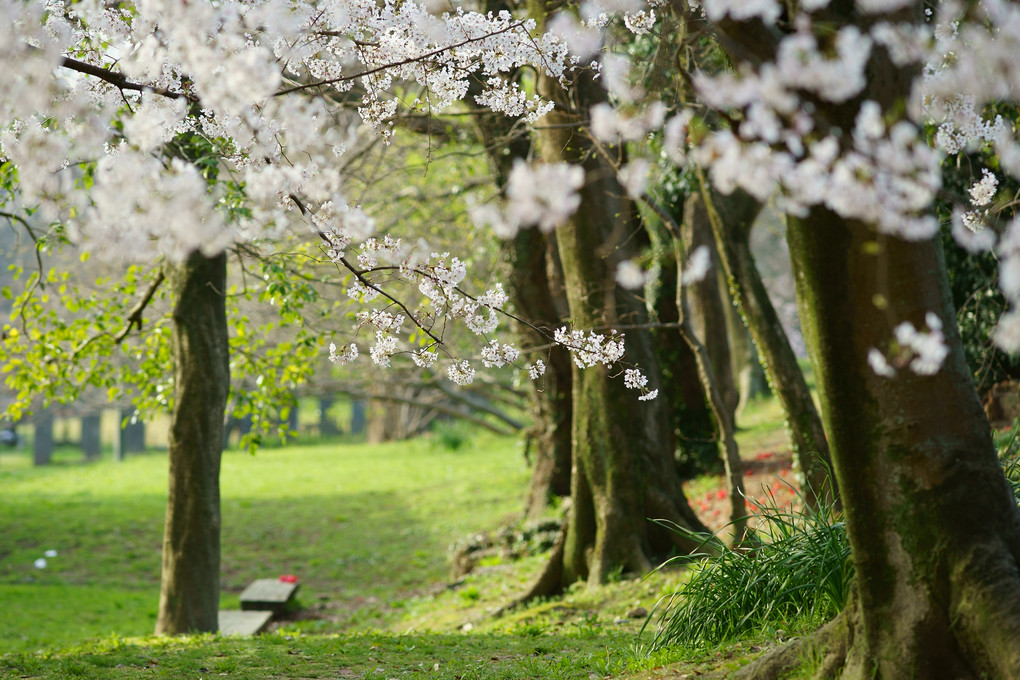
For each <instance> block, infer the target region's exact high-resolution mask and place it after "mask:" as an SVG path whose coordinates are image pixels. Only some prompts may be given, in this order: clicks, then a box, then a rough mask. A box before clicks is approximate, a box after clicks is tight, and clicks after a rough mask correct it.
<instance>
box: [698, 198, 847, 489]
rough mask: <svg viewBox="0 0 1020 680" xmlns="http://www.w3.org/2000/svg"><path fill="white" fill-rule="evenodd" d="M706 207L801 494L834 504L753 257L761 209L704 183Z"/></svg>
mask: <svg viewBox="0 0 1020 680" xmlns="http://www.w3.org/2000/svg"><path fill="white" fill-rule="evenodd" d="M702 184H703V187H704V189H703V191H702V195H703V196H704V199H705V203H706V207H707V208H708V214H709V217H710V221H711V224H712V231H713V233H714V234H715V240H716V245H717V247H718V252H719V256H720V259H721V261H722V265H723V269H724V271H725V272H726V277H727V279H728V281H729V288H730V291H731V292H732V293H733V294H734V296H735V299H736V301H737V303H738V305H739V308H740V312H741V315H742V316H743V318H744V320H745V321H746V322H747V327H748V329H749V330H750V331H751V335H752V336H753V337H754V341H755V344H756V345H757V347H758V351H759V352H760V357H761V359H762V364H763V367H764V368H765V371H766V374H767V375H768V376H769V380H770V382H771V384H772V388H773V392H774V393H775V395H776V396H777V397H778V399H779V402H780V404H781V405H782V407H783V413H784V414H785V416H786V422H787V430H788V434H789V436H790V444H791V446H792V448H793V459H794V465H795V466H796V467H797V468H799V470H800V472H801V474H803V475H804V481H806V482H807V484H802V493H803V494H804V498H805V500H806V501H807V502H808V503H809V504H810V505H815V504H816V503H817V502H818V501H819V500H820V499H824V500H825V501H831V500H833V493H832V487H831V484H830V482H829V470H830V468H831V465H832V462H831V458H830V454H829V445H828V442H827V440H826V438H825V428H824V427H823V426H822V420H821V417H820V416H819V415H818V409H816V408H815V402H814V400H813V399H812V397H811V391H810V390H809V389H808V386H807V382H806V381H805V380H804V374H803V372H801V370H800V366H799V365H798V363H797V356H796V355H795V354H794V353H793V348H792V347H791V346H790V340H789V338H787V337H786V331H784V330H783V325H782V323H780V321H779V315H778V314H776V310H775V307H773V306H772V301H771V300H770V299H769V296H768V291H766V289H765V284H764V283H763V282H762V279H761V275H760V274H759V272H758V267H757V266H756V265H755V263H754V256H753V255H752V254H751V243H750V234H751V226H752V225H753V223H754V219H755V217H757V215H758V213H759V212H760V211H761V204H760V203H758V202H757V201H755V200H754V199H753V198H751V197H750V196H748V195H747V194H746V193H743V192H739V191H738V192H735V193H734V194H733V195H731V196H721V195H719V194H717V193H715V192H712V191H711V190H710V189H709V188H708V186H707V184H705V179H704V178H702Z"/></svg>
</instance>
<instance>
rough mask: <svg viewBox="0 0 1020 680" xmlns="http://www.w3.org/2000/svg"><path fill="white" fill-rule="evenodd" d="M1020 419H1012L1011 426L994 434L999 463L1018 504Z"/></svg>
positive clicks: (1019, 489)
mask: <svg viewBox="0 0 1020 680" xmlns="http://www.w3.org/2000/svg"><path fill="white" fill-rule="evenodd" d="M1018 434H1020V420H1014V421H1013V425H1012V427H1010V429H1009V430H1006V431H1005V432H999V433H997V434H996V436H995V450H996V451H998V453H999V464H1000V465H1002V471H1003V472H1004V473H1006V480H1007V481H1009V485H1010V487H1011V488H1012V489H1013V497H1014V498H1016V500H1017V505H1020V441H1018V440H1017V435H1018Z"/></svg>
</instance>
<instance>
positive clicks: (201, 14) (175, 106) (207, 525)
mask: <svg viewBox="0 0 1020 680" xmlns="http://www.w3.org/2000/svg"><path fill="white" fill-rule="evenodd" d="M0 12H2V16H0V19H2V23H3V25H4V28H3V29H0V31H2V35H0V42H2V44H3V47H2V48H0V59H2V61H3V63H4V65H5V66H8V67H10V69H11V70H10V73H11V76H12V77H10V78H5V79H4V80H3V82H2V83H0V90H2V99H3V101H4V104H3V105H2V108H0V118H2V119H3V122H2V123H0V126H2V133H0V147H2V151H0V155H2V158H3V161H4V168H5V177H7V178H10V179H11V184H12V187H11V190H10V192H9V194H8V195H9V200H8V202H7V205H6V206H5V214H6V215H7V216H8V218H9V219H10V220H12V221H15V222H18V223H23V224H25V225H26V226H28V221H27V220H26V216H29V215H31V216H32V217H33V219H34V220H35V221H41V222H42V223H44V224H50V225H52V227H53V228H52V230H51V231H52V232H53V235H54V236H55V237H66V238H67V239H69V240H71V241H73V242H75V243H80V244H82V246H83V247H85V248H91V249H92V250H93V251H94V252H98V253H100V254H105V255H113V256H114V257H119V258H123V259H134V260H143V261H144V260H148V261H152V260H153V259H156V258H159V259H163V260H165V261H166V265H165V272H166V274H165V277H164V276H159V277H156V280H157V281H160V282H161V281H162V280H163V279H164V278H165V279H166V280H169V281H170V282H171V284H172V285H171V288H172V289H173V294H174V303H173V304H174V313H173V323H174V331H173V343H172V344H173V348H174V362H175V366H176V369H175V372H174V380H173V392H174V399H173V403H174V413H173V417H172V425H171V442H170V454H169V457H170V495H169V499H168V511H167V529H166V535H165V542H164V569H163V583H162V587H161V598H160V611H159V619H158V624H157V631H158V632H161V633H171V634H172V633H183V632H192V631H210V630H216V627H217V621H216V609H217V605H218V590H219V587H218V574H219V492H218V488H219V487H218V474H219V457H220V447H221V446H222V427H223V415H224V408H225V403H226V398H227V384H228V373H227V371H226V366H227V361H228V353H227V346H228V345H227V342H228V338H227V334H226V317H225V304H224V295H225V281H226V256H225V254H224V252H223V251H224V249H225V248H226V247H227V246H229V245H231V244H233V243H236V242H253V241H259V240H265V239H271V238H273V237H274V236H277V235H279V234H283V233H286V232H287V231H288V230H292V229H294V228H295V225H301V226H303V227H304V229H306V230H307V233H311V234H313V235H315V236H316V238H318V239H320V240H321V241H322V243H323V244H324V245H323V250H324V254H325V257H326V259H327V260H328V261H331V262H333V263H334V264H335V265H336V266H337V267H341V268H343V269H344V270H345V271H347V272H349V273H350V274H352V275H353V276H354V277H355V278H356V282H355V283H354V284H353V285H352V286H351V287H350V289H349V290H348V295H349V296H350V297H351V298H355V299H358V300H360V301H361V302H363V303H365V305H366V309H365V311H364V312H362V313H361V314H359V316H358V327H359V328H365V327H367V328H369V329H371V330H370V331H366V334H369V333H370V334H372V335H374V337H375V342H374V345H373V346H372V347H371V348H370V352H369V354H370V356H371V359H372V360H373V361H375V362H376V363H378V364H381V365H388V364H389V363H390V360H391V357H393V355H395V354H397V353H398V352H404V353H409V354H410V355H411V358H413V359H414V360H415V363H417V364H418V365H420V366H429V365H431V364H432V363H433V362H434V361H436V359H438V358H439V354H440V352H441V351H443V345H442V337H441V334H440V333H439V331H438V330H435V331H434V330H433V328H434V327H436V324H440V325H441V326H442V325H445V323H446V320H447V319H448V318H453V319H460V320H462V321H463V322H464V323H465V325H466V326H467V327H468V328H470V329H471V330H472V331H473V332H475V333H477V334H484V335H489V334H491V333H492V332H493V331H494V330H495V328H496V326H497V325H498V323H499V319H498V317H497V316H496V313H497V310H499V309H500V308H501V307H502V306H503V304H505V302H506V296H505V294H503V293H502V290H501V289H500V288H499V287H498V286H497V287H495V288H494V289H492V290H490V291H488V292H487V293H485V294H484V295H481V296H477V297H471V296H466V295H465V294H463V293H462V292H461V291H459V290H458V288H457V286H458V284H459V283H460V282H461V281H462V280H463V278H464V276H465V273H466V270H465V266H464V264H463V262H461V261H460V260H459V259H458V258H457V257H456V256H450V255H449V254H443V255H440V254H431V253H429V252H427V251H426V252H424V253H421V252H413V251H412V250H410V249H406V248H402V247H401V245H400V243H399V241H396V240H393V239H390V238H386V239H379V240H376V239H373V238H371V232H372V220H371V218H370V217H368V215H367V214H365V213H364V212H363V211H362V210H361V209H360V208H359V207H357V206H356V205H354V204H351V203H349V202H348V201H347V199H346V197H345V195H344V193H343V186H342V177H341V175H340V173H337V172H336V171H335V169H336V167H337V159H339V158H342V157H343V155H344V153H345V152H346V149H347V145H348V143H349V141H350V140H349V139H348V137H347V130H348V125H347V124H346V123H347V122H348V121H350V120H351V118H352V116H357V117H358V118H360V120H362V121H363V122H364V123H365V124H367V125H369V126H374V127H376V128H377V129H378V133H379V134H381V135H383V136H384V137H386V136H387V135H389V134H390V129H389V126H390V125H391V124H392V120H391V119H392V116H393V113H394V112H395V111H396V109H397V106H398V99H397V98H396V97H395V96H392V95H390V94H388V91H389V90H390V89H393V88H392V87H391V86H393V84H394V83H418V87H419V88H422V92H423V94H424V96H425V98H424V99H419V100H416V101H413V102H410V103H409V104H410V106H411V108H417V109H421V110H426V111H427V110H441V109H442V108H444V107H447V106H449V105H450V104H451V103H452V102H454V101H456V100H458V99H460V98H462V97H463V96H464V92H465V91H466V88H467V84H468V79H469V77H476V78H481V79H482V80H483V81H484V82H485V83H486V85H485V87H484V88H483V91H482V92H481V93H480V94H479V95H478V98H479V99H482V100H484V101H485V103H486V104H487V105H489V106H491V107H492V108H494V109H497V110H500V111H503V112H505V113H508V114H513V115H525V114H526V115H529V116H532V117H534V116H537V115H540V113H541V112H542V111H543V110H545V109H547V108H548V104H546V103H544V102H541V101H540V100H538V99H537V98H534V97H529V96H527V95H526V94H524V93H522V92H520V91H516V90H514V89H513V88H511V87H509V86H508V85H507V84H506V83H505V82H504V81H503V80H502V79H501V78H500V77H499V74H500V73H502V72H505V71H507V70H509V69H511V68H516V67H518V66H520V65H522V64H525V63H531V64H536V66H537V67H538V68H541V69H545V70H549V71H550V72H552V73H556V74H560V75H562V73H563V71H564V69H565V68H566V63H565V61H564V59H565V57H566V54H565V49H564V48H563V46H562V44H561V43H560V42H559V41H557V39H555V38H554V37H548V38H546V37H543V36H537V35H534V32H533V24H531V23H529V22H528V21H527V20H519V19H516V18H514V17H512V16H511V15H510V14H509V13H506V12H504V13H501V14H500V15H498V16H496V15H482V14H479V13H476V12H469V11H454V12H450V13H447V14H442V15H434V14H431V13H429V12H428V11H427V9H426V8H425V7H422V6H418V5H413V4H404V5H401V6H399V7H398V6H393V5H384V6H376V5H375V4H371V3H369V4H363V5H360V6H358V5H355V4H348V3H333V4H332V5H329V4H326V3H318V4H316V3H309V4H294V3H289V4H284V3H273V2H264V3H259V2H256V3H222V4H218V5H211V4H206V3H197V4H183V3H182V4H176V3H172V4H164V3H148V2H139V3H135V4H132V5H130V6H123V7H122V6H116V7H111V6H107V5H106V4H104V3H100V2H81V3H60V2H54V3H41V2H40V3H19V4H16V5H9V4H8V5H4V6H3V8H0ZM355 84H357V88H355ZM352 99H353V100H354V103H353V104H352ZM354 109H357V114H355V113H354ZM196 141H197V142H198V143H197V144H196V143H194V142H196ZM197 148H200V150H201V153H194V151H195V150H196V149H197ZM210 166H211V167H214V168H215V170H216V172H215V173H209V172H204V169H205V168H208V167H210ZM213 175H215V177H214V176H213ZM238 201H240V203H241V205H238ZM109 244H116V247H110V246H109ZM352 246H353V247H354V248H355V249H356V250H358V251H360V252H357V253H356V257H354V256H353V255H352V256H351V257H350V258H349V257H348V250H349V249H350V248H351V247H352ZM394 271H396V272H398V273H399V274H400V275H401V276H402V278H403V279H405V280H406V281H407V283H408V284H409V285H411V286H416V287H418V288H419V289H420V293H419V295H424V296H425V297H424V302H423V303H422V306H421V308H420V309H419V310H416V313H415V312H412V311H411V309H410V308H409V307H408V305H407V304H405V303H403V302H401V301H400V300H398V299H397V298H396V297H394V296H393V295H392V294H391V293H389V292H387V291H385V290H383V289H382V288H381V287H380V286H379V284H377V283H376V282H374V281H373V279H374V278H378V277H379V276H386V277H388V276H390V275H391V273H392V272H394ZM374 272H384V273H383V274H381V275H380V274H374ZM158 285H159V284H158V283H155V282H154V286H158ZM376 297H380V298H381V299H383V300H385V303H384V304H383V305H381V306H378V307H375V306H372V305H371V303H372V301H373V300H374V299H375V298H376ZM408 304H412V303H408ZM408 320H410V322H411V323H410V325H413V326H414V328H415V331H416V332H417V333H418V334H419V337H420V338H422V339H423V340H421V341H420V342H417V341H415V342H413V343H412V344H411V345H410V346H409V347H408V346H407V345H405V346H403V347H402V346H400V344H399V343H400V342H406V340H401V341H398V338H399V337H401V336H400V333H401V330H402V329H404V330H405V331H406V329H405V328H404V324H405V323H406V322H408ZM136 321H137V325H138V326H141V320H140V316H139V318H138V319H137V320H136ZM128 331H130V327H128ZM589 340H590V341H591V342H592V343H594V344H592V345H591V346H590V348H589V349H590V350H592V351H590V352H589V354H590V355H591V357H592V360H593V361H596V362H598V361H605V360H610V357H611V358H613V359H617V358H619V354H620V351H622V344H621V343H616V346H618V347H619V349H614V350H612V353H611V354H604V353H603V352H605V350H606V346H605V343H604V341H599V340H597V339H595V338H594V336H592V337H591V338H589ZM358 354H359V350H358V347H357V345H356V344H355V343H354V342H353V340H352V341H350V342H347V343H346V344H344V345H343V346H342V347H336V346H333V347H332V348H331V351H330V358H331V359H333V360H334V361H336V362H338V363H346V362H349V361H351V360H353V359H355V358H356V357H357V356H358ZM479 354H480V355H481V363H482V364H484V365H486V366H503V365H506V364H507V363H513V362H516V360H517V357H518V351H517V350H516V349H515V348H514V347H512V346H511V345H508V344H505V343H499V342H498V341H497V340H495V339H492V340H487V341H486V342H484V343H483V345H482V346H481V347H480V352H479ZM542 366H543V364H542V362H541V361H536V362H535V363H534V365H532V366H531V369H530V370H531V371H532V372H533V373H536V374H537V373H540V372H541V369H542ZM524 368H525V370H527V367H524ZM474 374H475V368H474V367H473V366H471V364H470V363H469V362H468V360H466V359H457V358H455V357H453V358H451V361H450V364H449V369H448V375H449V376H450V378H451V379H453V380H454V381H455V382H460V383H467V382H470V381H471V380H472V379H473V376H474Z"/></svg>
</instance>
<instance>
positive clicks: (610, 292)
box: [533, 6, 704, 594]
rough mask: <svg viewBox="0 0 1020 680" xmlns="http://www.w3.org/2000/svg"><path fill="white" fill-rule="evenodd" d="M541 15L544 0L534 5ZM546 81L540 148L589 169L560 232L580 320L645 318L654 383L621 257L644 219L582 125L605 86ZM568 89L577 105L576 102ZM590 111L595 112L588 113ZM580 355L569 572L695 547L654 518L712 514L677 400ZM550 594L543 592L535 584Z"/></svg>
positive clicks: (617, 322) (590, 573)
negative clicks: (621, 279)
mask: <svg viewBox="0 0 1020 680" xmlns="http://www.w3.org/2000/svg"><path fill="white" fill-rule="evenodd" d="M533 9H534V10H535V11H533V16H536V17H541V16H543V15H544V11H545V9H544V7H542V6H538V7H535V8H533ZM538 91H539V93H540V94H541V95H542V96H544V97H546V98H549V99H552V100H554V101H555V102H556V103H557V107H556V109H555V110H554V111H553V112H552V113H550V114H548V115H547V117H546V118H544V119H543V124H542V125H541V126H539V127H538V128H537V129H536V130H535V132H534V139H535V144H536V148H537V150H538V156H539V157H540V158H541V159H543V160H545V161H548V162H556V161H563V160H567V161H569V162H574V163H580V164H582V165H583V166H584V168H585V170H586V174H587V178H586V182H585V185H584V187H583V188H582V190H581V191H582V198H581V207H580V209H579V210H578V211H577V213H575V215H574V216H573V217H572V218H571V219H570V220H569V221H568V222H567V224H565V225H563V226H561V227H559V228H557V230H556V232H555V233H556V241H557V247H558V250H559V256H560V262H561V264H562V267H563V276H564V282H565V286H566V291H567V301H568V304H569V308H570V317H571V320H572V321H573V324H574V327H575V328H579V329H603V328H618V327H620V326H624V325H626V326H638V327H639V328H633V327H632V328H631V330H628V331H627V334H626V345H627V359H626V360H627V361H628V362H629V363H632V364H636V365H638V366H640V368H641V370H642V371H643V372H644V373H645V374H646V375H647V376H648V377H649V381H650V383H651V385H650V386H651V387H652V388H657V387H660V386H661V375H660V372H659V365H658V358H657V356H656V350H655V345H654V342H653V339H652V336H651V333H650V332H649V331H648V330H647V328H640V326H641V325H643V324H647V320H648V315H647V311H646V309H645V305H644V302H643V300H641V299H640V298H639V297H637V296H636V295H634V294H633V293H630V292H627V291H625V290H623V289H621V288H619V287H618V286H617V285H616V283H615V274H616V267H617V265H618V263H619V262H620V261H621V260H623V259H627V258H630V257H632V256H634V255H636V254H637V253H636V252H635V250H634V248H635V246H634V238H633V237H634V236H635V235H640V236H641V237H642V238H643V234H641V232H640V230H641V229H642V226H641V224H640V220H639V219H638V218H637V217H638V216H637V213H636V211H635V209H634V205H633V204H632V203H631V202H630V201H629V200H627V199H626V198H625V192H624V190H623V189H622V187H621V186H620V185H619V183H618V182H617V181H616V176H615V173H614V172H613V171H612V169H611V168H610V167H609V166H608V165H606V164H605V163H604V162H603V161H602V160H601V159H599V157H598V155H597V154H596V153H595V151H594V149H593V148H592V146H591V144H590V142H589V141H588V140H587V139H586V138H585V137H583V136H581V135H578V134H576V132H575V127H576V125H577V123H578V120H577V115H578V114H576V113H570V112H571V111H572V110H573V111H583V112H586V111H587V108H588V107H589V106H591V105H593V104H595V103H596V102H598V101H599V100H600V99H602V98H604V96H605V93H604V92H603V91H602V90H601V87H600V86H599V85H598V84H596V83H594V82H591V81H582V82H580V83H578V84H577V85H575V86H574V89H573V90H572V91H571V92H570V93H569V97H568V94H567V93H566V92H564V91H563V90H562V89H561V87H560V86H559V84H558V83H557V82H556V81H555V80H552V79H549V78H547V77H545V76H540V77H539V79H538ZM568 99H570V100H571V101H572V102H573V106H567V105H566V103H567V101H568ZM581 115H582V117H584V118H586V113H583V114H581ZM619 370H620V369H619V368H615V369H613V370H612V371H610V370H609V369H606V368H603V367H597V368H589V369H585V370H580V369H578V368H577V367H576V366H574V367H573V406H574V408H573V424H572V430H573V469H572V477H571V491H572V493H571V497H572V503H571V511H570V513H569V517H568V523H567V529H566V537H565V541H564V549H563V556H562V582H563V583H569V582H572V581H574V580H579V579H587V580H588V582H589V583H590V584H598V583H604V582H605V581H606V580H607V579H608V578H609V576H610V574H611V573H613V572H614V571H623V572H637V573H640V572H642V571H644V570H646V569H648V567H649V566H651V565H652V563H653V561H655V560H656V559H658V557H660V556H661V555H662V554H663V553H664V552H665V551H666V550H667V549H668V548H678V549H680V550H693V549H695V548H696V547H697V542H696V541H692V540H690V539H686V538H683V537H680V536H678V535H676V534H671V533H668V532H660V531H658V530H657V529H655V528H653V527H652V526H651V525H650V523H649V522H648V518H649V517H651V518H661V519H666V520H671V521H674V522H676V523H677V524H680V525H681V526H686V527H689V528H692V529H695V530H704V526H703V525H702V524H701V522H700V521H699V520H698V519H697V517H696V516H695V515H694V513H693V511H691V509H690V507H689V505H688V504H687V500H686V498H685V497H684V494H683V489H682V488H681V486H680V480H679V478H678V477H677V475H676V473H675V470H674V466H673V439H672V436H671V435H672V432H671V426H670V414H669V410H668V405H667V404H666V402H665V401H663V400H653V401H649V402H640V401H638V400H637V396H638V393H637V392H636V391H634V390H629V389H626V387H625V386H624V383H623V380H622V379H621V378H620V376H616V377H615V378H610V374H611V373H612V374H615V373H617V372H619ZM533 594H544V593H533Z"/></svg>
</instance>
